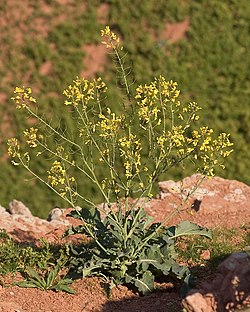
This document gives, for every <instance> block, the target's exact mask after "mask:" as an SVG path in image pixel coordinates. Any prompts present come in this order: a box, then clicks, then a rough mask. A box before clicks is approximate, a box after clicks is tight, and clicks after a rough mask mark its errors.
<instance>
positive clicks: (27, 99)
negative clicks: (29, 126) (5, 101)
mask: <svg viewBox="0 0 250 312" xmlns="http://www.w3.org/2000/svg"><path fill="white" fill-rule="evenodd" d="M14 94H15V96H13V97H12V98H11V99H12V100H13V101H14V102H15V103H16V108H18V109H21V108H26V107H27V106H29V104H30V103H36V99H35V98H34V97H33V96H32V95H31V94H32V90H31V88H25V87H16V88H15V90H14Z"/></svg>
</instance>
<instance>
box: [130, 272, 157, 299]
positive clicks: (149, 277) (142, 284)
mask: <svg viewBox="0 0 250 312" xmlns="http://www.w3.org/2000/svg"><path fill="white" fill-rule="evenodd" d="M134 284H135V286H136V287H137V288H138V290H139V291H140V292H142V293H143V294H144V295H145V294H147V293H149V292H151V291H152V290H153V289H154V275H153V274H152V273H151V272H150V271H146V272H145V273H144V274H143V275H142V278H141V279H138V278H134Z"/></svg>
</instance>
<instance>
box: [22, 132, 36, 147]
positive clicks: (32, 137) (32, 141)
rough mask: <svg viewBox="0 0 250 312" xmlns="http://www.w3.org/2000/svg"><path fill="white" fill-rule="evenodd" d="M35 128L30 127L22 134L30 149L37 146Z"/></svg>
mask: <svg viewBox="0 0 250 312" xmlns="http://www.w3.org/2000/svg"><path fill="white" fill-rule="evenodd" d="M37 131H38V129H37V128H33V127H31V128H30V129H26V130H24V132H23V134H24V137H26V138H27V141H26V142H27V143H28V144H29V146H30V147H36V146H37Z"/></svg>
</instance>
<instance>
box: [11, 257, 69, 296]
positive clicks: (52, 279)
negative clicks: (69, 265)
mask: <svg viewBox="0 0 250 312" xmlns="http://www.w3.org/2000/svg"><path fill="white" fill-rule="evenodd" d="M67 261H68V259H67V258H64V257H62V256H61V257H60V258H59V259H58V262H57V264H56V265H55V266H54V267H50V268H48V269H47V270H46V272H45V274H39V273H38V272H37V271H36V270H35V269H34V268H32V267H27V268H26V270H25V275H26V279H25V280H24V281H21V282H17V283H16V285H17V286H19V287H25V288H39V289H41V290H55V291H65V292H67V293H70V294H74V293H75V291H74V290H73V289H72V288H70V287H69V285H70V284H71V283H72V279H70V278H66V277H63V278H61V277H60V276H59V273H60V271H61V269H62V268H63V267H64V265H65V264H66V262H67Z"/></svg>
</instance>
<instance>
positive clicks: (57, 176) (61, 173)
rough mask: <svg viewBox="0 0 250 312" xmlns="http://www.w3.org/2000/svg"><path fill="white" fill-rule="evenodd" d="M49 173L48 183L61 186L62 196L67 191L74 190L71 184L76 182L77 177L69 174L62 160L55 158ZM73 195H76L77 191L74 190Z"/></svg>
mask: <svg viewBox="0 0 250 312" xmlns="http://www.w3.org/2000/svg"><path fill="white" fill-rule="evenodd" d="M48 174H49V175H48V183H49V184H50V185H51V186H52V187H53V188H55V187H56V186H59V192H60V195H61V196H62V197H65V195H66V193H67V192H69V191H73V189H72V187H71V184H72V183H73V182H75V178H74V177H69V176H68V174H67V170H66V169H65V167H64V165H63V163H62V162H61V161H58V160H55V161H54V162H53V164H52V166H51V168H50V170H49V171H48ZM73 195H76V193H75V192H73Z"/></svg>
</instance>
